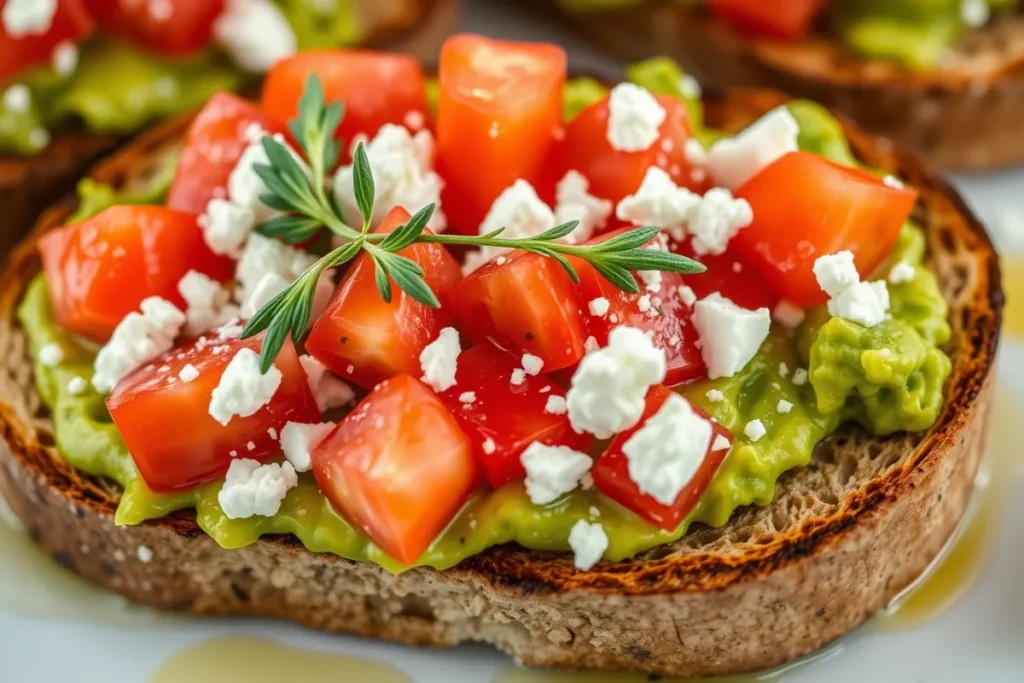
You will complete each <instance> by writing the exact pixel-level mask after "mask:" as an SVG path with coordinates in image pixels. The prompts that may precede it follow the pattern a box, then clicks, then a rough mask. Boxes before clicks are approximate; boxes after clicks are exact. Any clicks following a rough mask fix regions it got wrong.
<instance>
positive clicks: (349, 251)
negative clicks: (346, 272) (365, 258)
mask: <svg viewBox="0 0 1024 683" xmlns="http://www.w3.org/2000/svg"><path fill="white" fill-rule="evenodd" d="M362 250H363V242H362V240H355V241H352V242H348V243H347V244H343V245H341V246H340V247H338V248H337V249H335V250H334V251H332V252H331V253H330V254H328V255H327V256H325V257H324V260H325V261H327V263H328V266H327V267H328V268H335V267H337V266H340V265H342V264H345V263H348V262H349V261H351V260H352V259H354V258H355V257H356V254H358V253H359V252H360V251H362Z"/></svg>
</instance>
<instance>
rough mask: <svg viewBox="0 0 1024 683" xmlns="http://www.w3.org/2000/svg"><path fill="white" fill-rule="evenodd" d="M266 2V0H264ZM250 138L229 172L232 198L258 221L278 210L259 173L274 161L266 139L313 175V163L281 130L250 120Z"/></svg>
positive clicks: (248, 130) (229, 193)
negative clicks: (263, 197) (266, 199)
mask: <svg viewBox="0 0 1024 683" xmlns="http://www.w3.org/2000/svg"><path fill="white" fill-rule="evenodd" d="M260 1H261V2H265V1H266V0H260ZM244 133H245V136H246V137H247V138H248V139H249V146H248V147H246V148H245V150H244V151H243V152H242V155H241V156H240V157H239V158H238V162H237V163H236V164H235V168H234V169H232V171H231V174H230V175H229V176H228V187H227V191H228V199H230V200H231V201H232V202H234V203H235V204H237V205H239V206H244V207H246V208H248V209H251V210H252V211H253V213H254V215H255V218H256V222H257V223H259V222H262V221H265V220H267V219H269V218H271V217H273V216H275V215H277V214H276V213H275V212H274V210H272V209H271V208H270V207H268V206H266V205H265V204H264V203H263V200H261V199H260V196H261V195H263V194H265V193H266V192H267V186H266V184H265V183H264V182H263V179H262V178H260V177H259V175H258V174H257V173H256V164H268V165H269V164H270V159H269V158H268V157H267V151H266V150H265V149H264V148H263V139H264V138H266V137H271V138H272V139H274V140H275V141H277V142H278V143H279V144H281V145H282V146H283V147H284V148H285V149H286V150H287V151H288V152H289V153H290V154H291V155H292V157H293V158H294V159H295V161H296V162H297V163H298V165H299V168H301V169H302V170H303V171H304V172H305V174H306V176H307V177H311V176H312V172H311V171H310V170H309V166H308V165H307V164H306V162H305V161H304V160H303V159H302V157H300V156H299V154H298V153H297V152H296V151H295V150H294V149H293V148H292V147H291V145H289V144H288V141H287V140H285V138H284V136H283V135H281V134H280V133H275V134H274V135H268V134H267V132H266V131H265V130H263V129H262V128H260V126H259V124H256V123H253V124H250V125H249V126H248V127H247V128H246V129H245V131H244Z"/></svg>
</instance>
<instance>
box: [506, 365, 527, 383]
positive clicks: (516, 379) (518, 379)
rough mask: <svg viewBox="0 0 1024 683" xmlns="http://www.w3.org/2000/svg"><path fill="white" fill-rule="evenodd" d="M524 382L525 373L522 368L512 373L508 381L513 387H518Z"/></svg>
mask: <svg viewBox="0 0 1024 683" xmlns="http://www.w3.org/2000/svg"><path fill="white" fill-rule="evenodd" d="M525 381H526V371H525V370H523V369H522V368H516V369H515V370H513V371H512V377H511V379H509V383H510V384H512V386H514V387H518V386H520V385H521V384H523V382H525Z"/></svg>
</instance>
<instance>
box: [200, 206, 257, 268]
mask: <svg viewBox="0 0 1024 683" xmlns="http://www.w3.org/2000/svg"><path fill="white" fill-rule="evenodd" d="M199 227H200V228H201V229H202V231H203V239H204V240H205V241H206V246H208V247H210V251H212V252H213V253H215V254H218V255H220V256H230V257H232V258H238V255H239V254H241V252H242V245H243V244H245V240H246V239H247V238H248V237H249V235H250V233H252V231H253V228H254V227H256V214H255V213H254V212H253V210H252V209H250V208H248V207H246V206H239V205H238V204H235V203H234V202H230V201H228V200H226V199H220V198H218V197H214V198H213V199H211V200H210V201H209V203H207V205H206V211H205V212H203V214H202V215H201V216H199Z"/></svg>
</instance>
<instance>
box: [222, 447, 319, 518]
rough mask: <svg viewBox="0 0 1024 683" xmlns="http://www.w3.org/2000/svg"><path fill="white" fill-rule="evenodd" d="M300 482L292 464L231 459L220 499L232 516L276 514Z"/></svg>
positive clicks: (226, 512)
mask: <svg viewBox="0 0 1024 683" xmlns="http://www.w3.org/2000/svg"><path fill="white" fill-rule="evenodd" d="M298 483H299V478H298V476H297V475H296V474H295V468H294V467H292V464H291V463H289V462H286V463H284V464H281V465H278V464H277V463H271V464H268V465H261V464H260V463H259V462H258V461H256V460H251V459H248V458H240V459H236V460H232V461H231V467H229V468H228V473H227V476H226V477H225V479H224V485H223V486H222V487H221V490H220V492H219V493H218V494H217V501H218V502H219V503H220V507H221V509H222V510H223V511H224V514H225V516H227V518H228V519H247V518H249V517H256V516H259V517H273V516H274V515H276V514H277V512H278V510H280V509H281V501H283V500H284V499H285V496H287V495H288V491H289V490H290V489H292V488H294V487H295V486H296V485H298Z"/></svg>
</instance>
